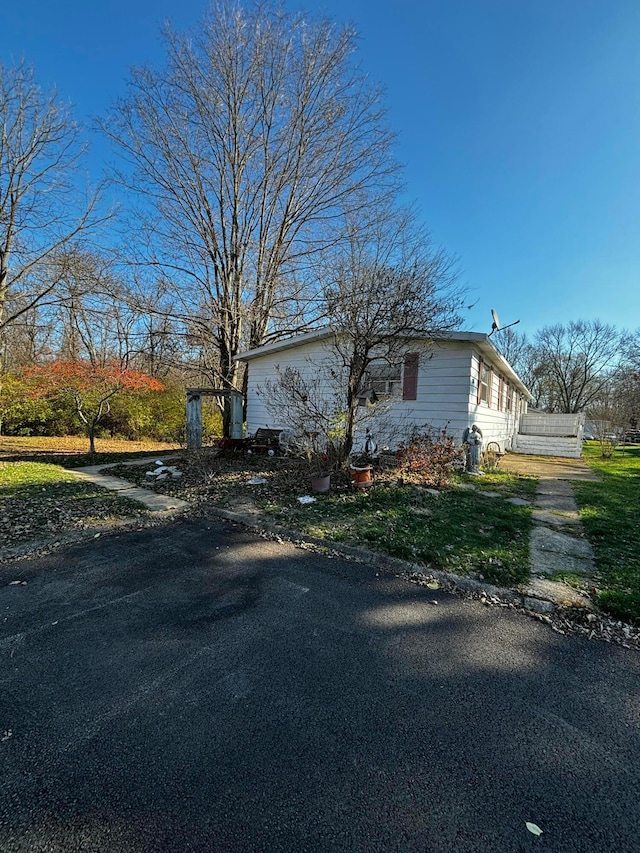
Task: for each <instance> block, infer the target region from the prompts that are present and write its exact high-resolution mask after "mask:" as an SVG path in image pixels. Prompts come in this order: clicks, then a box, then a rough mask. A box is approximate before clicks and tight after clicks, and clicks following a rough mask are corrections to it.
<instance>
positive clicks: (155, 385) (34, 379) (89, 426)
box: [23, 360, 164, 453]
mask: <svg viewBox="0 0 640 853" xmlns="http://www.w3.org/2000/svg"><path fill="white" fill-rule="evenodd" d="M23 375H24V378H25V379H26V380H27V381H28V382H29V385H30V390H31V394H32V395H33V396H34V397H47V398H49V399H52V398H56V397H66V398H68V399H71V400H72V402H73V404H74V407H75V411H76V414H77V415H78V418H79V419H80V420H81V421H82V423H83V424H84V427H85V430H86V432H87V437H88V439H89V449H90V452H91V453H95V432H96V428H97V426H98V424H99V423H100V421H101V420H102V418H103V417H104V416H105V415H106V414H107V413H108V412H109V410H110V402H109V401H110V400H111V399H112V398H113V397H114V396H115V395H116V394H118V393H119V392H120V391H139V392H146V391H163V390H164V385H163V384H162V382H160V381H159V380H157V379H154V378H153V377H152V376H147V374H146V373H143V372H142V371H140V370H130V369H129V368H123V367H122V365H120V364H117V363H111V364H106V365H104V366H96V365H93V364H92V363H91V362H89V361H62V360H58V361H52V362H49V363H48V364H42V365H38V366H37V367H31V368H28V369H26V370H25V371H24V374H23Z"/></svg>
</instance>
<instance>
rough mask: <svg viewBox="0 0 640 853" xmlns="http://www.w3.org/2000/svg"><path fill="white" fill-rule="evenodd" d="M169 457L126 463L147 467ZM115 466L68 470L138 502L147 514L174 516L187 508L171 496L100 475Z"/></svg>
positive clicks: (186, 505) (178, 499)
mask: <svg viewBox="0 0 640 853" xmlns="http://www.w3.org/2000/svg"><path fill="white" fill-rule="evenodd" d="M170 458H171V457H170V456H167V457H164V456H148V457H144V458H143V459H135V460H134V459H132V460H129V461H127V463H126V464H127V465H149V463H151V462H153V461H155V460H156V459H157V460H162V461H163V462H164V461H165V459H166V460H167V461H168V460H169V459H170ZM115 464H121V463H114V464H112V465H87V466H86V467H84V468H75V469H70V470H71V473H72V474H75V475H76V477H78V478H79V479H81V480H87V481H89V482H90V483H95V485H96V486H101V487H102V488H103V489H109V490H110V491H112V492H118V494H120V495H122V497H124V498H131V500H134V501H138V502H139V503H141V504H143V505H144V507H145V508H146V509H148V510H149V512H152V513H163V514H167V515H169V514H174V513H176V512H181V511H182V510H185V509H187V508H188V507H189V504H188V503H187V501H183V500H182V499H181V498H174V497H171V495H161V494H158V493H157V492H152V491H150V490H149V489H142V488H141V487H140V486H136V485H135V484H133V483H130V482H129V481H128V480H122V479H120V478H119V477H111V476H109V475H108V474H101V473H100V472H101V471H104V470H105V468H113V467H115Z"/></svg>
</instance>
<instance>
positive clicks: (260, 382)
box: [237, 327, 530, 452]
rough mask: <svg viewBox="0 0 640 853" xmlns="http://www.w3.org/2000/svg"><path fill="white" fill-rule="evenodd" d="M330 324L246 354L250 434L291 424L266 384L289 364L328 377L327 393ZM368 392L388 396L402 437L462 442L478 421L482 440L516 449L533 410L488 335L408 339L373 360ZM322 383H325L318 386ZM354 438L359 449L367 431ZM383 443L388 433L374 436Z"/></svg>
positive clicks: (333, 368) (331, 368)
mask: <svg viewBox="0 0 640 853" xmlns="http://www.w3.org/2000/svg"><path fill="white" fill-rule="evenodd" d="M334 341H335V333H334V332H333V331H332V330H329V329H327V328H326V327H325V328H324V329H320V330H317V331H314V332H309V333H307V334H304V335H299V336H297V337H293V338H289V339H287V340H282V341H278V342H276V343H273V344H267V345H265V346H262V347H258V348H257V349H253V350H249V351H248V352H245V353H242V354H240V355H239V356H238V357H237V358H238V359H239V360H242V361H244V362H246V364H247V366H248V372H249V375H248V386H247V415H246V417H247V432H248V433H253V432H255V431H256V430H257V429H259V428H262V427H268V428H271V429H287V428H288V427H289V426H290V424H289V423H288V421H287V411H286V409H283V410H279V411H277V412H274V411H273V407H271V409H270V407H269V406H268V404H267V402H268V392H267V391H266V387H265V383H268V382H274V381H275V380H276V379H277V377H278V375H279V374H282V372H284V371H285V370H286V369H287V368H291V369H293V370H296V371H297V372H298V373H299V374H300V376H301V378H302V379H303V380H312V379H313V380H314V381H315V382H316V388H318V379H319V378H320V377H326V386H325V387H326V393H327V394H329V393H331V391H330V390H329V383H330V382H331V374H332V372H333V375H334V377H335V375H336V372H337V371H339V370H340V368H339V367H338V362H337V358H336V353H335V350H334V349H333V346H332V345H333V342H334ZM366 386H367V387H366V388H363V389H362V390H363V392H369V393H370V392H371V391H373V392H375V394H374V398H377V399H378V400H379V401H383V400H384V401H385V410H386V414H385V419H386V422H387V423H389V422H391V423H393V424H394V425H395V427H396V430H395V432H396V435H399V436H400V438H405V437H407V436H408V434H409V432H410V431H411V429H412V427H414V426H415V427H418V428H424V427H426V426H428V427H431V428H432V429H434V430H443V429H446V430H447V433H448V434H449V435H451V436H452V437H453V438H454V439H455V440H456V441H457V442H461V441H462V434H463V432H464V430H465V429H466V428H467V427H470V426H471V425H472V424H477V425H478V426H479V427H480V429H481V430H482V434H483V443H484V445H485V447H486V445H487V444H488V443H489V442H491V441H493V442H496V443H497V444H498V445H499V447H500V451H502V452H504V451H505V450H510V449H511V448H512V445H513V443H514V436H515V435H516V433H517V430H518V424H519V419H520V415H521V414H523V413H525V412H526V410H527V404H528V400H529V399H530V394H529V391H528V389H527V388H526V387H525V385H524V384H523V383H522V381H521V380H520V378H519V377H518V375H517V374H516V373H515V371H514V370H513V368H512V367H511V366H510V365H509V364H508V363H507V361H506V360H505V359H504V358H503V357H502V356H501V355H500V353H499V352H498V350H497V349H496V347H495V346H494V345H493V343H492V342H491V341H490V340H489V337H488V335H485V334H480V333H477V332H452V333H448V334H446V335H444V336H443V337H442V338H439V339H438V340H437V341H433V342H431V344H430V345H429V346H428V347H425V346H424V345H423V344H421V345H420V346H416V344H415V343H414V344H413V345H412V344H411V342H410V341H408V342H407V348H406V351H405V353H404V357H403V358H402V359H401V360H400V361H399V363H397V364H394V365H390V364H389V363H387V362H386V361H380V362H379V363H377V362H374V363H373V364H372V365H371V367H370V369H369V371H368V374H367V379H366ZM320 387H322V385H320ZM359 438H360V441H358V437H356V449H361V448H360V447H359V444H362V436H360V437H359ZM376 438H377V439H378V440H379V442H380V443H382V442H384V441H385V437H384V436H382V435H376Z"/></svg>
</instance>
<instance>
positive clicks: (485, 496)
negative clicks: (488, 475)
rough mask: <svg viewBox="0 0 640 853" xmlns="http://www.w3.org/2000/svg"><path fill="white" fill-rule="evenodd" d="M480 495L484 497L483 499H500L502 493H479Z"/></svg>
mask: <svg viewBox="0 0 640 853" xmlns="http://www.w3.org/2000/svg"><path fill="white" fill-rule="evenodd" d="M478 494H479V495H482V497H483V498H499V497H500V492H481V491H478Z"/></svg>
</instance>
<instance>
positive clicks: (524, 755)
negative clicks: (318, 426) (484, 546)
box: [0, 521, 640, 853]
mask: <svg viewBox="0 0 640 853" xmlns="http://www.w3.org/2000/svg"><path fill="white" fill-rule="evenodd" d="M15 580H26V581H27V583H26V585H19V584H11V581H15ZM433 601H435V602H437V603H435V604H434V603H432V602H433ZM0 614H1V616H2V618H1V620H0V631H1V632H0V660H1V661H2V665H1V668H0V685H1V694H0V768H1V769H0V850H2V851H3V853H13V852H14V851H30V853H31V851H43V852H44V851H49V852H50V853H58V851H65V853H75V851H96V853H97V851H100V853H112V851H119V853H120V851H122V853H124V852H125V851H126V853H147V851H148V853H151V851H154V853H157V851H208V853H210V851H307V850H308V851H316V850H327V851H395V850H397V851H480V850H482V851H485V850H486V851H509V853H513V851H528V850H545V851H581V853H589V851H594V853H595V851H597V853H602V852H603V851H617V853H624V851H629V853H631V851H635V850H637V849H638V838H639V837H640V811H639V807H638V803H639V802H640V742H639V736H638V731H639V718H640V689H639V687H640V656H639V655H638V653H637V652H633V651H629V650H625V649H621V648H619V647H616V646H610V645H607V644H604V643H595V642H592V643H588V642H586V641H584V640H581V639H578V638H575V637H564V636H560V635H559V634H556V633H554V632H553V631H551V630H550V629H549V628H548V627H547V626H545V625H542V624H540V623H538V622H535V621H533V620H531V619H527V618H525V617H523V616H521V615H519V614H516V613H514V612H512V611H510V610H508V609H497V608H486V607H483V606H482V605H481V604H479V603H477V602H472V601H465V600H462V599H459V598H456V597H454V596H451V595H448V594H446V593H444V592H441V591H432V590H430V589H426V588H424V587H422V588H420V587H414V586H412V585H409V584H406V583H404V582H402V581H400V580H396V579H393V578H384V577H376V575H375V571H373V570H369V569H367V568H366V567H363V566H361V565H359V564H356V563H354V562H348V561H345V560H343V559H341V558H334V559H331V558H329V557H325V556H321V555H316V554H313V553H310V552H307V551H303V550H300V549H295V548H293V547H292V546H290V545H288V544H284V543H277V542H268V541H265V540H262V539H260V538H258V537H256V536H254V535H253V534H250V533H247V532H246V531H244V530H243V529H241V528H237V527H234V526H232V525H226V524H223V523H219V522H211V521H189V522H180V523H176V524H168V525H167V526H166V527H163V528H156V529H152V530H146V531H139V532H135V533H129V534H124V535H121V536H118V537H112V538H105V539H97V540H95V541H93V542H90V543H88V544H84V545H81V546H76V547H73V548H70V549H67V550H65V551H62V552H59V553H56V554H54V555H52V556H50V557H48V558H42V559H38V560H33V561H21V562H18V563H15V564H13V565H7V564H5V565H3V566H1V567H0ZM526 821H531V822H533V823H535V824H537V825H538V826H539V827H540V828H541V829H542V830H543V835H542V836H540V837H536V836H534V835H532V834H531V833H530V832H529V831H528V830H527V828H526V826H525V822H526Z"/></svg>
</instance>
